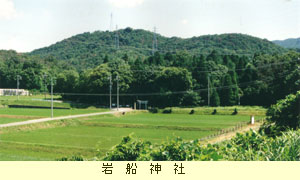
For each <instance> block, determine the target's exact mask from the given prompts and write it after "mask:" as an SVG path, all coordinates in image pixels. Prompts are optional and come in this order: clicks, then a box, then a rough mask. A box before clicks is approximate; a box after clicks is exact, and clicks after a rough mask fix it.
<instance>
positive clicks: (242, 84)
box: [54, 72, 290, 96]
mask: <svg viewBox="0 0 300 180" xmlns="http://www.w3.org/2000/svg"><path fill="white" fill-rule="evenodd" d="M289 73H290V72H285V73H281V75H280V76H277V78H281V77H285V76H287V75H288V74H289ZM282 74H284V75H282ZM272 80H273V79H270V77H266V78H264V79H258V80H254V81H249V82H244V83H238V84H233V85H230V86H219V87H210V88H209V89H208V88H203V89H197V90H187V91H174V92H165V93H160V92H159V93H132V94H130V93H127V94H112V96H163V95H175V94H187V93H190V92H204V91H208V90H212V89H216V90H217V89H228V88H232V87H243V86H249V85H252V84H255V83H258V82H260V81H264V82H269V81H272ZM54 94H55V95H69V96H109V95H110V94H87V93H54Z"/></svg>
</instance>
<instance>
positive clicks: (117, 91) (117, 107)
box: [117, 75, 119, 111]
mask: <svg viewBox="0 0 300 180" xmlns="http://www.w3.org/2000/svg"><path fill="white" fill-rule="evenodd" d="M117 110H118V111H119V75H117Z"/></svg>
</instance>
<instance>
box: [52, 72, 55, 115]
mask: <svg viewBox="0 0 300 180" xmlns="http://www.w3.org/2000/svg"><path fill="white" fill-rule="evenodd" d="M54 83H55V82H54V80H53V77H51V118H53V86H54Z"/></svg>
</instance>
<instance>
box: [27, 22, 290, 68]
mask: <svg viewBox="0 0 300 180" xmlns="http://www.w3.org/2000/svg"><path fill="white" fill-rule="evenodd" d="M117 32H118V34H119V50H117V49H116V46H115V36H116V32H108V31H105V32H102V31H96V32H93V33H89V32H88V33H83V34H79V35H76V36H73V37H71V38H68V39H65V40H63V41H61V42H58V43H56V44H54V45H51V46H49V47H45V48H41V49H37V50H34V51H33V52H31V53H30V54H32V55H39V56H41V57H49V56H50V57H51V56H53V57H54V58H55V59H59V60H67V61H69V63H71V64H73V65H78V66H86V67H89V66H93V65H99V64H101V63H103V61H104V59H105V58H107V57H110V58H113V57H116V56H117V57H123V56H124V54H127V55H128V57H130V58H133V59H135V58H137V57H138V56H149V55H151V53H152V42H153V33H152V32H150V31H145V30H133V29H131V28H126V29H122V30H119V31H117ZM157 40H158V42H157V43H158V51H159V52H160V53H166V52H177V51H182V50H186V51H188V52H189V53H190V54H209V53H211V52H212V50H216V51H218V52H219V53H222V54H244V55H253V54H254V53H266V54H273V53H282V52H285V51H286V50H285V49H284V48H282V47H280V46H277V45H275V44H274V43H272V42H270V41H268V40H263V39H259V38H256V37H252V36H248V35H243V34H222V35H205V36H200V37H193V38H188V39H182V38H177V37H172V38H167V37H163V36H161V35H159V34H157Z"/></svg>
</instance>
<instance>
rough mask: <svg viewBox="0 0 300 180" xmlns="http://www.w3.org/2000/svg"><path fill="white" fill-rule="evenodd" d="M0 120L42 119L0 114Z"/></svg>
mask: <svg viewBox="0 0 300 180" xmlns="http://www.w3.org/2000/svg"><path fill="white" fill-rule="evenodd" d="M0 118H14V119H39V118H43V117H38V116H22V115H21V116H20V115H7V114H0Z"/></svg>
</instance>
